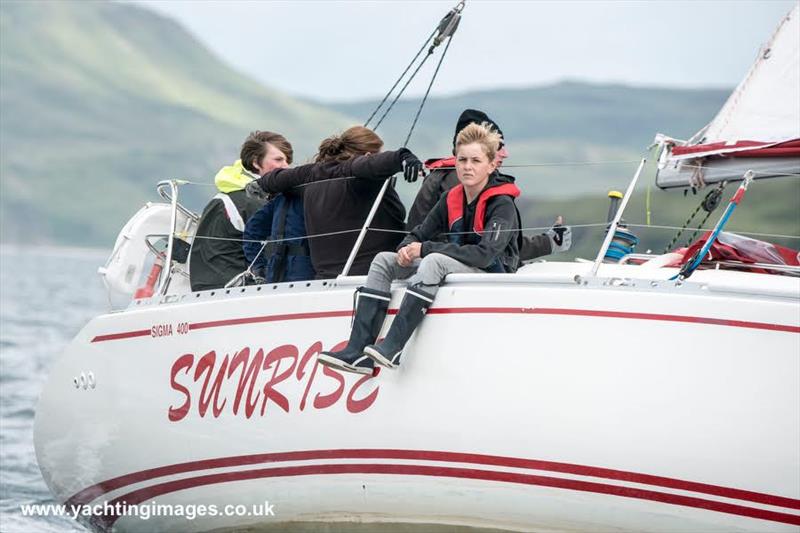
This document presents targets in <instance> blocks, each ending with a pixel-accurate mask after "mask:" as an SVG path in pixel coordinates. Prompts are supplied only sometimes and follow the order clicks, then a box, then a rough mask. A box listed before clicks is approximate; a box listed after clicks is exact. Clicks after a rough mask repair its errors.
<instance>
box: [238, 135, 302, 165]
mask: <svg viewBox="0 0 800 533" xmlns="http://www.w3.org/2000/svg"><path fill="white" fill-rule="evenodd" d="M267 144H271V145H272V146H274V147H275V148H277V149H278V150H280V151H281V152H283V155H285V156H286V162H287V163H289V164H290V165H291V164H292V159H294V150H293V149H292V143H290V142H289V141H287V140H286V137H284V136H283V135H281V134H280V133H273V132H271V131H254V132H252V133H251V134H250V135H248V136H247V139H245V141H244V143H243V144H242V151H241V152H240V153H239V159H241V160H242V166H243V167H244V168H246V169H247V170H249V171H250V172H255V173H258V169H257V168H256V166H255V165H256V163H258V162H260V161H261V160H262V159H264V156H265V155H267Z"/></svg>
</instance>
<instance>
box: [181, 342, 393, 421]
mask: <svg viewBox="0 0 800 533" xmlns="http://www.w3.org/2000/svg"><path fill="white" fill-rule="evenodd" d="M170 334H171V333H170ZM345 344H346V342H343V343H340V344H339V345H337V346H335V347H334V348H333V349H334V350H337V349H341V348H342V347H343V346H344V345H345ZM321 350H322V343H321V342H315V343H314V344H312V345H311V346H310V347H309V348H308V349H307V350H305V352H303V353H302V355H301V354H300V350H299V349H298V348H297V346H295V345H293V344H283V345H280V346H277V347H275V348H272V349H271V350H269V351H265V350H264V349H262V348H258V349H255V350H253V349H251V348H249V347H244V348H242V349H240V350H239V351H235V352H230V353H226V354H225V355H224V356H220V355H218V354H217V352H216V351H215V350H212V351H210V352H208V353H205V354H203V355H201V356H196V355H195V354H192V353H186V354H183V355H181V356H180V357H178V358H177V359H176V360H175V362H174V363H173V364H172V368H171V370H170V386H171V388H172V390H174V391H175V392H177V393H178V395H179V397H180V398H179V399H178V401H177V402H176V403H174V404H172V405H170V406H169V409H168V412H167V414H168V417H169V420H170V421H172V422H178V421H180V420H182V419H183V418H185V417H186V416H187V415H188V414H189V413H190V412H192V411H193V410H194V412H196V413H197V414H198V415H199V416H200V417H201V418H202V417H206V416H209V417H213V418H218V417H220V416H223V415H228V416H230V415H233V416H243V417H245V418H251V417H253V416H259V417H263V416H266V415H268V414H269V413H270V412H273V411H276V410H280V411H283V412H285V413H289V412H291V411H292V410H295V411H304V410H305V409H306V407H308V406H309V405H310V406H311V407H312V408H313V409H327V408H329V407H331V406H333V405H335V404H336V403H337V402H339V401H340V400H342V398H344V402H345V407H346V409H347V410H348V411H349V412H351V413H360V412H362V411H364V410H366V409H369V407H370V406H372V404H373V403H374V402H375V399H376V398H377V397H378V385H377V384H376V383H377V381H376V380H372V379H371V376H363V377H362V378H361V379H359V380H357V381H352V380H346V379H345V377H344V376H342V375H341V374H340V373H339V372H337V371H336V370H333V369H331V368H329V367H326V366H321V365H318V364H317V354H318V353H319V352H320V351H321ZM368 382H369V383H368ZM348 383H349V386H348ZM298 385H300V386H298ZM309 400H310V402H309Z"/></svg>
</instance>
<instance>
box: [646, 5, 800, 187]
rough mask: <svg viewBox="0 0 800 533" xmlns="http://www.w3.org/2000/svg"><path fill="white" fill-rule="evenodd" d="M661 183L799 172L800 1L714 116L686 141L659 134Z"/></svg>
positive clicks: (672, 184) (700, 182)
mask: <svg viewBox="0 0 800 533" xmlns="http://www.w3.org/2000/svg"><path fill="white" fill-rule="evenodd" d="M656 141H657V142H659V143H661V144H662V145H663V146H664V148H665V150H664V151H663V152H662V154H661V160H660V165H659V173H658V176H657V178H656V183H657V184H658V185H659V186H660V187H664V188H667V187H686V186H702V185H704V184H707V183H713V182H717V181H722V180H732V179H733V180H735V179H741V177H742V175H743V174H744V172H745V171H746V170H748V169H752V170H753V171H754V172H755V173H756V177H757V178H763V177H773V176H780V175H785V174H796V173H799V172H800V5H795V7H794V8H793V9H792V10H791V11H790V12H789V14H788V15H786V17H784V18H783V20H782V21H781V22H780V24H779V25H778V28H777V29H776V31H775V33H774V34H773V36H772V38H771V39H770V41H769V42H768V43H767V44H766V45H765V46H764V47H763V48H762V49H761V51H760V52H759V54H758V57H757V59H756V61H755V63H754V64H753V66H752V67H751V68H750V71H749V72H748V73H747V75H746V76H745V78H744V79H743V80H742V82H741V83H740V84H739V86H738V87H737V88H736V90H735V91H733V93H732V94H731V95H730V97H729V98H728V100H727V102H725V105H724V106H722V109H721V110H720V111H719V113H718V114H717V116H716V117H714V119H713V120H712V121H711V122H710V123H709V124H708V125H707V126H706V127H704V128H703V129H701V130H700V131H699V132H698V133H696V134H695V135H694V136H693V137H692V138H691V139H689V140H688V141H685V142H683V141H677V140H675V139H671V138H669V137H667V136H665V135H661V134H659V135H658V136H657V137H656Z"/></svg>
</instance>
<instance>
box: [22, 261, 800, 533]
mask: <svg viewBox="0 0 800 533" xmlns="http://www.w3.org/2000/svg"><path fill="white" fill-rule="evenodd" d="M588 269H589V265H586V264H579V263H563V264H557V263H550V264H535V265H530V266H528V267H526V268H525V269H523V270H522V271H521V272H520V273H518V274H515V275H499V276H495V275H482V276H473V275H462V276H451V277H450V278H449V280H450V281H449V282H448V284H447V285H446V286H445V287H443V288H442V289H441V290H440V292H439V294H438V296H437V299H436V302H435V304H434V307H433V308H432V310H431V311H430V313H429V316H428V317H427V318H426V319H425V320H424V322H423V324H422V326H421V327H420V329H419V330H418V331H417V333H416V334H415V336H414V337H412V340H411V341H410V343H409V345H408V346H407V348H406V352H405V354H404V356H403V360H402V366H401V367H400V368H399V369H398V370H396V371H389V370H383V371H382V372H381V373H380V375H379V376H378V377H376V378H372V377H363V376H358V375H353V374H346V375H345V374H340V373H338V372H335V371H332V370H330V369H326V368H325V367H322V366H319V365H317V363H316V354H317V353H318V352H319V350H320V349H330V348H331V347H333V346H334V345H336V344H338V343H340V342H342V341H345V340H346V338H347V336H348V333H349V324H350V312H351V303H352V291H353V288H354V286H355V284H357V282H358V281H359V280H357V279H351V280H343V281H340V282H339V284H338V285H336V286H334V284H324V285H323V283H322V282H313V283H312V284H311V285H310V286H308V287H306V286H305V285H306V284H301V285H303V286H302V287H299V286H298V287H293V288H289V287H288V286H287V285H283V286H279V288H277V289H273V287H272V286H263V287H262V288H261V289H260V290H257V288H256V287H248V288H246V289H238V288H237V289H232V293H231V294H229V295H226V294H220V292H225V291H217V294H214V295H213V296H211V294H210V293H201V294H200V296H196V295H195V294H189V295H186V296H184V297H181V298H180V299H179V301H176V302H173V303H170V304H165V303H162V304H159V305H156V304H151V305H140V306H133V308H131V309H129V310H127V311H125V312H122V313H116V314H109V315H105V316H101V317H98V318H97V319H95V320H93V321H92V322H91V323H89V324H88V325H87V326H86V327H85V328H84V330H83V331H82V332H81V333H80V334H79V335H78V337H77V338H76V339H75V340H74V342H73V343H72V344H71V345H70V347H69V348H68V349H67V351H66V353H65V354H64V355H63V357H62V358H61V359H60V360H59V361H58V362H57V363H56V365H55V366H54V368H53V369H52V373H51V375H50V378H49V381H48V383H47V385H46V387H45V389H44V392H43V393H42V396H41V399H40V404H39V407H38V410H37V418H36V426H35V443H36V452H37V457H38V460H39V465H40V467H41V470H42V473H43V475H44V478H45V480H46V481H47V483H48V485H49V487H50V489H51V491H52V492H53V494H54V495H55V496H56V498H57V499H58V500H59V501H62V502H68V503H70V504H80V505H98V504H102V503H104V502H109V503H112V504H113V503H116V502H125V503H127V504H141V505H151V502H153V501H155V502H157V504H176V505H177V504H180V505H189V506H198V505H206V506H215V508H216V510H217V513H218V514H217V515H216V516H203V517H197V518H195V519H194V520H187V519H186V518H184V517H180V516H179V517H175V516H154V517H151V518H149V519H148V520H143V519H141V518H137V517H131V516H121V517H117V516H113V515H106V516H105V517H100V518H97V517H96V518H95V519H94V520H93V526H94V527H95V528H96V529H112V528H113V529H114V530H118V531H153V530H155V529H157V530H160V531H206V530H215V529H224V528H239V529H241V528H245V527H248V526H254V527H255V526H258V527H259V528H265V529H266V530H269V528H274V529H275V530H286V529H287V528H289V527H291V526H292V525H293V526H294V527H296V528H298V530H302V531H305V530H309V531H314V530H317V528H319V530H324V531H334V530H337V527H338V528H339V530H341V531H360V530H362V529H358V527H362V528H364V529H363V531H373V530H377V529H378V528H379V526H383V527H385V528H387V529H388V530H391V529H393V528H394V529H397V528H398V527H401V526H402V527H404V528H409V527H411V526H412V525H414V524H416V525H418V526H419V529H420V530H421V531H432V530H435V529H434V528H435V527H436V526H440V527H441V528H443V529H442V531H453V530H455V528H456V527H457V526H464V527H473V528H480V529H484V530H517V531H585V530H604V531H608V530H623V531H664V532H666V531H670V532H673V531H698V530H702V531H797V530H798V527H800V280H798V279H796V278H783V277H779V276H767V275H759V274H750V273H738V272H714V271H701V272H697V273H696V274H695V275H694V277H693V278H692V282H691V283H685V284H684V285H682V286H678V287H676V286H674V283H670V282H666V281H663V280H665V279H666V278H667V277H669V276H670V275H672V274H673V273H674V271H672V270H669V269H649V270H645V269H643V268H642V267H635V266H620V265H613V266H611V265H604V266H603V267H602V268H601V271H600V278H598V280H596V281H595V280H591V279H588V280H586V281H584V278H582V277H580V276H583V275H585V274H586V273H587V272H588ZM645 274H646V275H645ZM576 276H579V277H578V278H576ZM643 278H646V279H647V280H648V281H642V279H643ZM576 279H577V281H576ZM348 283H349V284H348ZM242 292H243V293H242ZM265 293H266V294H265ZM399 297H400V291H396V293H395V299H394V301H393V302H392V306H391V308H392V309H396V308H397V305H398V303H399ZM388 323H389V321H388V320H387V324H386V325H385V327H386V326H388ZM384 331H385V329H384ZM248 372H252V373H251V374H248ZM90 373H91V375H90ZM82 374H83V380H82V378H81V375H82ZM76 381H77V386H76V384H75V383H76ZM265 501H268V503H269V505H272V507H271V512H272V513H274V516H273V515H269V516H263V514H265V513H268V509H270V508H269V506H268V505H262V504H263V503H264V502H265ZM237 505H238V506H243V507H240V508H237V509H236V511H238V512H240V513H247V514H249V516H244V515H239V516H229V515H227V514H226V512H227V511H231V512H233V508H227V509H226V506H237ZM259 505H260V506H261V507H260V508H259ZM259 512H261V513H262V516H255V515H256V514H258V513H259ZM259 530H261V529H259ZM402 530H403V531H406V530H407V529H402Z"/></svg>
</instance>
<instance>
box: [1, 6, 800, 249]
mask: <svg viewBox="0 0 800 533" xmlns="http://www.w3.org/2000/svg"><path fill="white" fill-rule="evenodd" d="M445 68H446V67H445ZM728 92H729V91H728V90H721V89H711V90H676V89H657V88H632V87H626V86H620V85H590V84H584V83H576V82H565V83H559V84H555V85H551V86H546V87H536V88H527V89H513V90H512V89H502V90H500V89H498V90H492V91H479V92H471V93H464V94H460V95H455V96H448V97H436V98H432V99H430V101H429V102H428V104H427V106H426V108H425V110H424V111H423V113H422V116H421V119H420V122H419V124H418V126H417V130H416V132H415V134H414V137H413V138H412V142H411V148H412V149H413V150H414V151H415V152H417V153H418V154H419V155H420V156H421V157H425V158H427V157H435V156H442V155H447V154H448V153H449V152H450V148H451V147H450V143H451V139H452V136H453V128H454V125H455V121H456V119H457V117H458V115H459V114H460V112H461V111H462V110H463V109H465V108H467V107H472V108H477V109H483V110H485V111H486V112H488V113H489V114H490V115H491V116H492V117H493V118H494V119H495V120H496V121H497V122H498V123H499V124H500V125H501V127H502V128H503V130H504V132H505V135H506V139H507V141H508V146H509V150H510V152H511V157H510V158H509V159H508V160H507V166H506V169H507V172H509V173H511V174H514V175H515V176H517V177H518V182H519V183H520V185H521V187H522V189H523V191H524V195H523V198H522V199H521V201H520V204H521V207H522V210H523V211H524V213H523V215H524V220H525V225H526V226H529V227H531V226H545V225H549V224H550V223H551V222H552V219H553V217H554V216H555V215H556V214H564V215H565V216H567V218H568V221H569V222H570V223H572V224H588V223H597V222H602V221H603V220H604V219H605V211H606V209H607V200H606V198H605V192H606V191H607V190H608V189H611V188H617V189H624V188H625V186H626V184H627V183H628V181H629V180H630V178H631V176H632V174H633V172H634V170H635V168H636V161H638V159H639V158H640V157H641V155H642V154H643V153H644V151H645V149H646V147H647V145H648V144H649V143H650V142H651V141H652V139H653V136H654V135H655V133H657V132H663V133H666V134H669V135H672V136H675V137H687V136H689V135H691V134H692V133H694V132H695V130H697V129H698V128H699V127H701V126H702V125H703V124H705V123H706V122H707V121H708V120H710V119H711V118H712V117H713V115H714V114H715V113H716V111H717V110H718V109H719V107H720V106H721V105H722V103H723V102H724V100H725V98H726V97H727V94H728ZM376 103H377V102H376V101H366V102H355V103H348V104H322V103H319V102H312V101H304V100H300V99H296V98H292V97H290V96H287V95H285V94H282V93H280V92H277V91H274V90H272V89H269V88H265V87H263V86H261V85H259V84H258V83H257V82H255V81H254V80H253V79H250V78H248V77H247V76H245V75H242V74H241V73H238V72H236V71H234V70H232V69H231V68H229V67H228V66H226V65H225V64H223V63H222V62H221V61H219V60H218V59H217V58H216V57H215V56H214V55H213V54H211V53H210V52H209V51H208V50H206V49H205V48H204V47H203V46H202V45H201V44H200V43H199V42H198V41H197V40H196V39H194V38H193V37H192V36H191V35H189V34H188V33H187V32H186V31H185V30H184V29H183V28H182V27H181V26H180V25H178V24H177V23H175V22H174V21H172V20H170V19H168V18H165V17H163V16H160V15H157V14H155V13H152V12H150V11H148V10H147V9H143V8H140V7H137V6H133V5H128V4H119V3H110V2H94V1H85V2H84V1H52V2H42V1H37V2H26V1H10V0H2V1H0V109H1V111H2V112H0V239H1V240H3V241H14V242H47V243H53V242H55V243H61V244H71V245H100V246H104V247H108V246H110V245H111V243H112V242H113V239H114V237H115V236H116V234H117V232H118V231H119V229H120V228H121V226H122V225H123V223H124V222H125V221H126V220H127V219H128V218H129V217H130V216H131V215H132V214H133V213H134V212H135V211H136V210H137V209H138V208H139V207H140V206H141V205H142V204H143V203H144V202H146V201H148V200H153V199H154V198H155V194H154V189H153V187H154V184H155V182H156V181H158V180H161V179H165V178H171V177H180V178H187V179H191V180H193V181H199V182H203V183H205V184H207V185H203V186H188V187H185V188H183V189H182V192H181V198H182V201H185V202H186V203H188V205H190V207H193V208H195V209H201V208H202V206H203V205H204V203H205V201H206V200H207V199H208V197H209V196H211V194H213V188H212V187H211V186H210V183H211V180H212V177H213V175H214V173H215V172H216V170H217V169H218V168H219V167H220V166H222V165H225V164H228V163H230V161H231V160H232V159H234V158H235V157H236V154H237V153H238V149H239V146H240V143H241V141H242V140H243V139H244V137H245V136H246V135H247V133H248V132H249V131H251V130H254V129H272V130H276V131H280V132H282V133H284V134H285V135H286V136H287V137H288V138H289V139H290V140H291V141H292V142H293V143H294V144H295V148H296V158H295V159H296V160H297V161H299V162H303V161H305V160H306V159H307V158H308V157H309V156H310V155H312V154H313V153H314V148H315V147H316V145H317V144H318V142H319V140H320V139H322V138H324V137H326V136H328V135H330V133H331V132H333V131H337V130H341V129H342V128H344V127H346V126H349V125H352V124H355V123H359V122H360V121H362V120H364V119H365V118H366V117H367V116H368V115H369V113H370V111H371V110H372V108H373V107H374V106H375V105H376ZM417 104H418V102H417V101H415V100H413V99H412V100H409V101H401V102H399V103H398V104H397V106H396V108H395V110H394V111H393V112H392V114H391V115H390V117H389V118H388V119H387V121H386V122H385V123H384V124H382V125H381V127H380V129H379V130H378V133H380V134H381V135H382V136H383V137H384V139H385V141H386V146H387V148H395V147H397V146H398V145H400V144H401V143H402V141H403V139H404V138H405V135H406V132H407V129H408V127H409V126H410V123H411V120H412V118H413V115H414V112H415V111H416V106H417ZM587 161H588V162H595V163H598V162H599V163H600V164H591V165H584V164H574V163H580V162H587ZM609 162H611V163H609ZM418 185H419V184H414V185H408V184H405V183H404V182H402V180H401V181H400V185H399V189H400V194H401V196H402V197H403V198H404V200H405V201H406V204H407V205H409V204H410V202H411V200H412V199H413V197H414V194H415V192H416V190H417V187H418ZM645 186H646V184H645V183H643V184H642V187H645ZM732 189H733V188H729V192H731V191H732ZM642 198H643V196H642V195H641V194H640V195H639V196H637V197H636V198H635V199H634V202H633V204H632V205H631V213H634V212H635V213H639V212H641V210H642V208H641V205H643V200H642ZM752 198H754V199H755V200H751V195H748V202H747V204H746V205H744V206H743V208H741V209H740V210H737V213H736V216H735V217H734V219H733V220H732V222H731V224H732V227H737V225H739V224H745V223H746V225H745V226H744V227H745V228H750V229H751V230H754V231H760V232H764V233H788V234H792V235H800V220H799V217H800V215H798V213H800V211H798V205H799V204H800V180H797V179H794V180H790V181H789V182H778V181H776V182H775V183H774V184H773V183H767V182H758V183H756V184H755V185H754V190H753V193H752ZM697 202H699V197H698V198H692V197H689V198H686V199H684V198H683V196H682V195H681V193H680V192H674V191H673V192H664V191H658V190H655V189H654V190H653V192H652V195H651V203H652V205H653V214H652V218H653V224H658V225H680V224H682V223H683V221H684V220H685V218H686V217H687V216H688V214H689V213H690V212H691V210H692V209H693V208H694V206H695V205H696V204H697ZM627 218H628V219H629V221H631V222H635V221H636V220H634V219H633V218H631V217H630V216H629V217H627ZM642 220H644V219H641V220H639V221H642ZM713 220H716V216H714V217H712V218H711V221H713ZM754 228H755V229H754ZM592 231H595V232H597V233H598V235H599V233H601V231H602V230H583V229H580V230H579V229H577V228H576V250H575V253H576V254H578V255H584V256H586V255H590V254H588V252H586V250H589V249H590V248H592V249H593V248H595V247H596V244H597V243H596V242H595V241H597V238H596V237H597V236H596V235H595V236H592V235H591V232H592ZM647 232H648V234H650V233H653V234H655V233H654V232H660V237H661V238H662V239H663V240H667V241H668V240H669V238H670V237H671V234H667V235H665V233H669V232H668V230H647ZM647 239H648V240H647V241H646V242H643V244H642V247H643V248H644V247H653V248H654V249H655V247H657V245H656V244H651V240H649V239H651V238H650V237H647ZM787 244H791V245H794V246H795V247H797V241H796V240H795V241H793V242H789V243H787ZM584 247H585V248H584Z"/></svg>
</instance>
